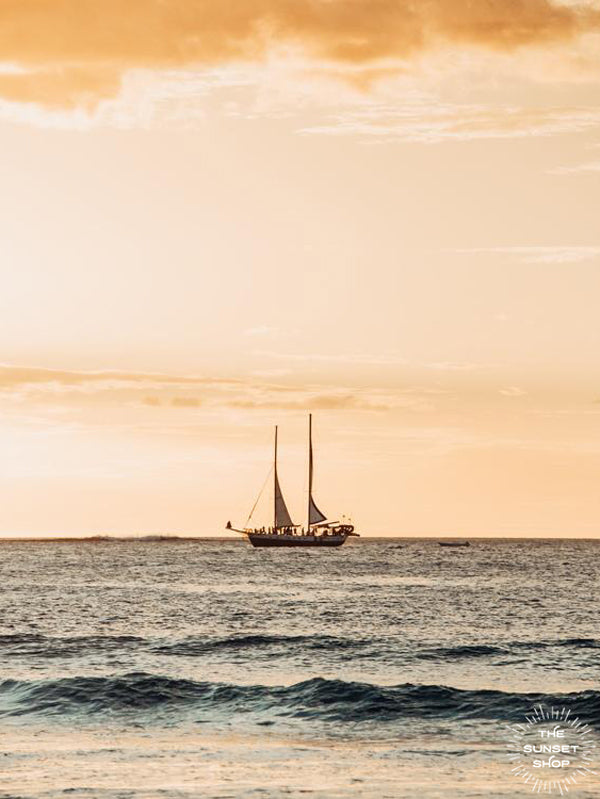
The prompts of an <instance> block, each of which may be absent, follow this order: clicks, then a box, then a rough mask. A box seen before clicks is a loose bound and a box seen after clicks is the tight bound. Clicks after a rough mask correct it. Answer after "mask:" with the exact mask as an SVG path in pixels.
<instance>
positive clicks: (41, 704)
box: [0, 672, 600, 727]
mask: <svg viewBox="0 0 600 799" xmlns="http://www.w3.org/2000/svg"><path fill="white" fill-rule="evenodd" d="M539 703H541V704H545V705H555V706H556V705H566V706H569V707H570V708H571V712H572V713H573V714H579V713H580V714H582V715H583V716H585V718H586V721H588V722H589V723H590V724H592V725H594V726H596V727H600V692H599V691H591V690H590V691H584V692H580V693H571V694H562V695H561V694H558V695H550V694H517V693H510V692H503V691H490V690H475V691H473V690H460V689H457V688H450V687H447V686H443V685H412V684H404V685H396V686H381V685H374V684H371V683H359V682H345V681H343V680H327V679H323V678H320V677H317V678H314V679H310V680H305V681H303V682H299V683H297V684H295V685H291V686H274V687H269V686H262V685H237V684H232V683H216V682H196V681H194V680H181V679H173V678H169V677H163V676H157V675H152V674H148V673H145V672H132V673H128V674H123V675H118V676H111V677H70V678H61V679H55V680H33V681H21V680H4V681H3V682H1V683H0V717H4V718H8V717H14V716H25V715H36V716H40V715H41V716H57V715H72V714H84V715H86V714H105V713H110V714H115V713H120V712H126V713H127V712H128V713H131V712H134V713H146V712H158V711H162V712H167V713H168V712H178V711H186V712H190V711H191V712H194V713H195V714H196V717H197V720H199V721H202V720H209V719H213V718H215V717H222V716H223V715H225V716H232V715H236V716H237V715H239V714H254V715H258V716H261V717H264V716H270V717H271V718H272V719H275V718H286V717H287V718H295V719H304V720H308V721H311V720H314V721H325V722H338V723H339V722H352V723H357V722H372V721H375V722H382V721H383V722H385V721H394V720H397V719H401V718H404V717H406V718H420V719H428V718H430V719H453V720H458V719H498V720H507V721H510V720H516V719H520V718H522V716H523V713H524V712H526V711H527V710H528V709H530V708H531V707H532V706H533V705H534V704H539Z"/></svg>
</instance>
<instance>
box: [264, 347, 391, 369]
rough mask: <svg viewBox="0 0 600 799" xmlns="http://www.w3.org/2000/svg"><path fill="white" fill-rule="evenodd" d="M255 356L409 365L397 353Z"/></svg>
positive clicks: (296, 353) (374, 364) (370, 364)
mask: <svg viewBox="0 0 600 799" xmlns="http://www.w3.org/2000/svg"><path fill="white" fill-rule="evenodd" d="M254 355H258V356H261V357H267V358H275V359H277V360H283V361H289V362H293V361H297V362H302V363H332V364H334V363H338V364H357V365H360V364H363V365H365V366H398V365H405V364H406V363H407V360H406V358H404V357H403V356H402V355H398V354H396V353H360V352H337V353H324V352H291V353H290V352H275V351H273V350H256V351H255V352H254Z"/></svg>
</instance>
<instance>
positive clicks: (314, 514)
mask: <svg viewBox="0 0 600 799" xmlns="http://www.w3.org/2000/svg"><path fill="white" fill-rule="evenodd" d="M308 512H309V517H310V523H311V524H318V523H319V522H324V521H325V519H326V518H327V517H326V516H323V514H322V513H321V511H320V510H319V509H318V508H317V506H316V505H315V501H314V499H313V498H312V494H311V497H310V500H309V503H308Z"/></svg>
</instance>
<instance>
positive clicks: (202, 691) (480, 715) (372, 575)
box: [0, 539, 600, 799]
mask: <svg viewBox="0 0 600 799" xmlns="http://www.w3.org/2000/svg"><path fill="white" fill-rule="evenodd" d="M0 558H1V579H2V582H1V592H0V669H1V673H0V720H1V723H0V797H36V799H37V798H38V797H52V798H53V799H54V797H73V799H79V798H80V797H81V799H83V798H84V797H85V798H86V799H89V798H90V797H102V798H103V799H108V797H110V798H111V799H116V798H117V797H123V798H124V797H131V798H132V799H134V798H135V799H141V798H142V797H143V798H144V799H150V798H151V797H152V799H154V798H155V797H163V798H164V799H175V797H177V798H178V799H179V798H180V797H215V799H216V798H217V797H218V798H219V799H225V797H231V798H232V799H233V798H235V799H241V798H242V797H244V798H248V799H250V798H251V797H252V798H253V799H254V798H258V797H260V798H261V799H271V798H273V797H298V798H299V797H327V799H330V798H332V799H335V798H336V797H339V799H342V798H343V797H369V798H371V797H372V798H373V799H375V798H376V799H383V798H384V797H394V798H395V797H425V799H434V797H444V799H454V797H458V799H462V798H463V797H464V798H466V797H484V796H485V797H490V796H492V797H496V796H497V797H521V796H527V795H530V794H531V788H532V785H531V784H529V785H525V784H523V783H522V782H521V781H520V779H519V778H518V777H517V776H515V774H514V773H513V771H512V769H513V762H511V760H510V758H509V755H510V750H508V751H507V741H508V739H509V737H510V734H511V733H510V729H511V727H512V726H514V725H516V724H519V723H521V722H523V720H524V718H525V716H526V714H527V713H529V712H530V711H531V709H532V708H535V707H540V706H542V707H556V708H567V709H568V712H569V713H571V714H572V715H571V718H573V717H575V716H577V717H579V718H581V719H582V720H584V721H585V723H586V724H587V725H589V728H590V730H591V733H590V735H591V737H593V736H596V735H598V734H599V733H600V685H599V677H600V633H599V629H600V627H599V623H600V622H599V611H600V597H599V593H598V573H599V567H600V542H592V541H577V540H572V541H566V540H565V541H542V540H537V541H526V540H511V541H508V540H506V541H499V540H483V539H482V540H474V541H473V542H472V546H471V547H470V548H456V549H452V548H441V547H439V546H438V544H437V543H436V542H435V541H431V540H398V539H393V540H392V539H390V540H388V541H367V540H364V539H362V540H360V541H352V542H349V543H348V544H347V545H346V546H344V547H342V548H339V549H335V550H325V549H314V550H301V551H299V550H292V549H290V550H286V549H272V550H271V549H258V550H257V549H252V548H251V547H250V546H249V545H247V544H246V543H244V542H232V543H229V542H220V541H214V542H194V541H188V542H184V541H179V542H177V541H173V542H144V541H135V540H129V541H106V542H89V543H87V542H86V543H81V542H79V543H31V542H27V543H25V542H9V543H2V544H1V545H0ZM536 712H537V711H536ZM562 712H563V713H564V710H563V711H562ZM598 738H599V739H600V735H598ZM591 771H592V769H590V772H587V773H585V774H584V775H582V776H581V778H580V779H579V780H578V781H577V784H573V785H571V788H570V791H569V796H576V797H582V798H583V797H592V796H598V795H600V782H599V780H600V777H598V776H594V774H593V773H591ZM561 774H562V772H561ZM540 785H541V784H540ZM548 790H550V789H548ZM557 795H558V794H557Z"/></svg>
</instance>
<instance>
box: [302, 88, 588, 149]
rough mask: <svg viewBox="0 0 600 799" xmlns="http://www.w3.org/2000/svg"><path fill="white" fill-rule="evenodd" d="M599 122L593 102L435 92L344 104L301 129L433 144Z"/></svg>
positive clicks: (541, 133)
mask: <svg viewBox="0 0 600 799" xmlns="http://www.w3.org/2000/svg"><path fill="white" fill-rule="evenodd" d="M597 126H600V111H599V110H598V109H597V108H587V107H583V108H555V107H550V108H541V109H529V108H524V107H502V106H494V107H492V106H473V105H460V104H448V103H441V102H438V101H436V100H435V99H434V98H423V99H422V100H421V101H419V102H411V103H408V104H404V105H403V104H400V105H396V106H389V105H376V104H373V105H371V106H368V107H363V108H356V109H348V110H346V111H343V112H340V113H338V114H336V115H334V116H333V117H332V119H331V121H330V122H328V123H326V124H318V125H313V126H308V127H305V128H303V129H302V131H301V132H302V133H305V134H319V135H331V136H354V137H363V138H365V139H368V140H373V141H380V142H386V141H388V142H391V141H399V142H412V143H420V144H437V143H439V142H443V141H469V140H474V139H515V138H526V137H530V136H554V135H557V134H561V133H574V132H581V131H584V130H588V129H591V128H594V127H597Z"/></svg>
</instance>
